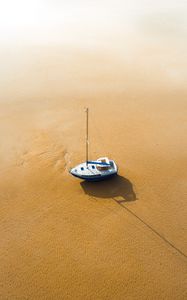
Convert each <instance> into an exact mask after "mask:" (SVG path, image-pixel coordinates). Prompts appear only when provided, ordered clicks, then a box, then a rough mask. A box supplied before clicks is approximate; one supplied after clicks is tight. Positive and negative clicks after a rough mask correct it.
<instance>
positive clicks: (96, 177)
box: [70, 172, 117, 181]
mask: <svg viewBox="0 0 187 300" xmlns="http://www.w3.org/2000/svg"><path fill="white" fill-rule="evenodd" d="M70 173H71V172H70ZM71 174H72V173H71ZM72 175H73V176H75V177H77V178H79V179H82V180H85V181H103V180H107V179H110V178H112V177H114V176H116V175H117V172H116V173H112V174H107V175H93V176H85V175H77V174H72Z"/></svg>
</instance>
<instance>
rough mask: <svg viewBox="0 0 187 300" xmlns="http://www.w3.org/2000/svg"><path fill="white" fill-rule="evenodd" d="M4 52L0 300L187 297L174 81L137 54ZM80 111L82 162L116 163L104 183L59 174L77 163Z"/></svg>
mask: <svg viewBox="0 0 187 300" xmlns="http://www.w3.org/2000/svg"><path fill="white" fill-rule="evenodd" d="M147 51H148V50H147ZM155 51H156V50H155ZM3 55H4V57H5V58H7V57H8V59H5V61H6V64H5V67H4V69H6V70H7V74H6V76H4V77H3V76H1V77H3V79H2V82H1V92H2V93H1V102H0V115H1V120H0V135H1V146H0V161H1V170H0V178H1V179H0V194H1V196H0V203H1V205H0V207H1V213H0V216H1V222H0V236H1V243H0V266H1V267H0V278H1V279H0V282H1V287H0V298H1V299H164V300H165V299H186V297H187V294H186V285H187V257H186V256H187V239H186V237H187V218H186V216H187V203H186V199H185V197H186V179H187V173H186V168H185V166H186V162H187V158H186V146H187V142H186V140H185V132H186V127H187V126H186V113H187V103H186V96H187V95H186V94H187V93H186V89H185V85H184V84H183V82H182V81H180V80H179V81H177V80H176V77H175V78H173V77H172V76H170V75H167V74H166V73H164V72H163V70H165V68H166V67H164V69H163V68H162V66H161V64H159V63H158V61H154V60H153V61H149V60H148V61H147V58H146V56H145V57H144V58H142V59H140V61H139V62H137V61H136V62H135V63H133V62H128V60H126V61H123V62H122V60H121V57H117V56H115V55H112V54H111V53H109V54H106V53H105V52H104V53H103V52H102V51H95V50H94V51H91V50H85V51H83V50H82V49H79V48H77V49H74V48H73V49H71V48H69V49H68V48H66V47H64V48H58V47H56V48H55V47H51V48H32V47H31V48H27V49H26V50H25V48H24V49H21V48H20V49H19V50H18V51H17V52H16V53H15V52H13V51H12V50H11V51H10V50H9V52H8V53H7V52H6V51H5V52H4V53H3V54H2V56H1V57H3ZM3 61H4V60H3V59H2V64H3ZM13 61H14V67H12V62H13ZM8 65H10V66H9V67H8ZM141 65H143V66H144V68H141ZM9 68H10V70H9ZM2 74H3V71H2ZM2 74H1V75H2ZM181 82H182V83H181ZM86 106H88V107H89V108H90V123H89V124H90V158H91V159H95V158H98V157H100V156H103V155H107V156H109V157H111V158H112V159H114V160H115V161H116V163H117V164H118V166H119V176H118V177H116V178H115V179H113V180H110V181H107V182H102V183H93V184H91V183H86V182H81V181H79V180H78V179H75V178H73V177H71V176H70V175H69V173H68V170H69V168H70V167H71V166H74V165H75V164H78V163H80V162H82V161H84V160H85V113H84V108H85V107H86Z"/></svg>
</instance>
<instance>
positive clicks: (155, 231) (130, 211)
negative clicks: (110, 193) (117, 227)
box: [112, 198, 187, 258]
mask: <svg viewBox="0 0 187 300" xmlns="http://www.w3.org/2000/svg"><path fill="white" fill-rule="evenodd" d="M112 199H113V200H114V201H115V202H116V203H117V204H118V205H120V206H121V207H123V208H124V209H126V210H127V211H128V212H129V213H130V214H132V215H133V216H134V217H135V218H137V219H138V220H139V221H140V222H141V223H143V224H144V225H145V226H147V227H148V228H149V229H150V230H151V231H152V232H154V233H155V234H156V235H157V236H158V237H160V238H161V239H162V240H163V241H164V242H165V243H167V244H168V245H169V246H170V247H172V248H173V249H175V250H176V251H177V252H178V253H179V254H181V255H182V256H183V257H185V258H187V255H186V254H185V253H183V252H182V251H181V250H180V249H179V248H177V247H176V246H175V245H173V244H172V243H171V242H170V241H168V240H167V239H166V238H165V237H164V236H163V235H161V234H160V233H159V232H158V231H157V230H156V229H154V228H153V227H152V226H151V225H149V224H148V223H146V222H145V221H144V220H142V219H141V218H140V217H139V216H138V215H136V214H135V213H134V212H133V211H132V210H130V209H129V208H128V207H126V206H123V205H122V204H121V203H119V202H118V201H117V200H116V199H115V198H112Z"/></svg>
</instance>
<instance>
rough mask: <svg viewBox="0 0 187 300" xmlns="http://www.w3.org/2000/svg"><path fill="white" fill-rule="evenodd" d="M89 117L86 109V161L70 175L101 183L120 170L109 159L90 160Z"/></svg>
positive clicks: (73, 169) (71, 170) (71, 171)
mask: <svg viewBox="0 0 187 300" xmlns="http://www.w3.org/2000/svg"><path fill="white" fill-rule="evenodd" d="M88 117H89V109H88V108H86V161H85V162H83V163H81V164H79V165H77V166H76V167H74V168H72V169H70V174H71V175H73V176H75V177H78V178H80V179H83V180H87V181H101V180H105V179H108V178H110V177H113V176H114V175H116V174H117V172H118V168H117V165H116V164H115V162H114V161H113V160H111V159H109V158H108V157H101V158H98V159H97V160H89V158H88V153H89V152H88V150H89V149H88V147H89V135H88Z"/></svg>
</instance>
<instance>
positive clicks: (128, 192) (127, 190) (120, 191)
mask: <svg viewBox="0 0 187 300" xmlns="http://www.w3.org/2000/svg"><path fill="white" fill-rule="evenodd" d="M80 185H81V187H82V189H83V190H84V192H85V194H87V195H89V196H92V197H96V198H112V199H114V200H115V199H116V198H119V199H118V200H116V201H117V202H118V203H119V204H122V203H123V202H127V201H135V200H137V198H136V194H135V192H134V189H133V184H132V183H131V182H130V180H129V179H127V178H125V177H123V176H120V175H116V176H115V177H113V178H111V179H108V180H106V181H99V182H89V181H82V182H81V183H80Z"/></svg>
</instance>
